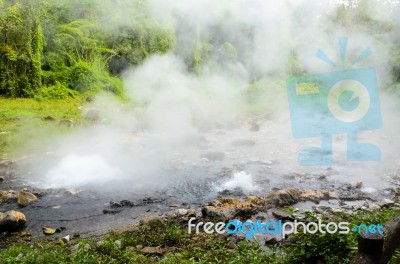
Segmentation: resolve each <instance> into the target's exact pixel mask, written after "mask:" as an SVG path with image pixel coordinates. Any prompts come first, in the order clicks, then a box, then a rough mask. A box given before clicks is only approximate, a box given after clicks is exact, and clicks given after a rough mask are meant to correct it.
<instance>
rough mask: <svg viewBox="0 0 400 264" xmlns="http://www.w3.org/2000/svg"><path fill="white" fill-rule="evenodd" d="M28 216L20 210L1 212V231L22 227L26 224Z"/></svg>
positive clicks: (15, 229)
mask: <svg viewBox="0 0 400 264" xmlns="http://www.w3.org/2000/svg"><path fill="white" fill-rule="evenodd" d="M25 223H26V217H25V215H24V214H23V213H21V212H19V211H14V210H12V211H7V212H5V213H1V212H0V232H5V231H7V232H11V231H17V230H20V229H22V228H23V227H24V226H25Z"/></svg>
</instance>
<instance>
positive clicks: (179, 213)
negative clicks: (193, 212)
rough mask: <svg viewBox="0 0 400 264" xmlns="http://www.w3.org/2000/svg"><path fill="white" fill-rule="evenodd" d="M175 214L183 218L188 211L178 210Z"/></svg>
mask: <svg viewBox="0 0 400 264" xmlns="http://www.w3.org/2000/svg"><path fill="white" fill-rule="evenodd" d="M176 212H177V215H180V216H183V215H186V214H187V213H188V210H187V209H178V210H177V211H176Z"/></svg>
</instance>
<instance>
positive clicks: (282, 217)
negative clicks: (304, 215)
mask: <svg viewBox="0 0 400 264" xmlns="http://www.w3.org/2000/svg"><path fill="white" fill-rule="evenodd" d="M272 215H273V216H275V217H276V218H278V220H282V221H285V220H287V221H294V220H295V218H294V217H293V216H292V215H291V214H289V213H287V212H285V211H282V210H274V211H272Z"/></svg>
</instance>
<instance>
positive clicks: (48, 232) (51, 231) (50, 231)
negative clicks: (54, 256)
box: [43, 227, 56, 236]
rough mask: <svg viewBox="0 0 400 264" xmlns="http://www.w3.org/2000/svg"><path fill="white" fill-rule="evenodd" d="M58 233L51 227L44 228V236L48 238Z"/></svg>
mask: <svg viewBox="0 0 400 264" xmlns="http://www.w3.org/2000/svg"><path fill="white" fill-rule="evenodd" d="M55 233H56V230H55V229H54V228H50V227H43V234H45V235H46V236H50V235H54V234H55Z"/></svg>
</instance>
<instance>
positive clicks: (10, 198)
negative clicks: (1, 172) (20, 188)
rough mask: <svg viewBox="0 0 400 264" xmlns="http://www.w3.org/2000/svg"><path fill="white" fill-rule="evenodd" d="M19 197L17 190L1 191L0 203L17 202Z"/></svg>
mask: <svg viewBox="0 0 400 264" xmlns="http://www.w3.org/2000/svg"><path fill="white" fill-rule="evenodd" d="M17 199H18V198H17V193H16V192H15V191H12V190H10V191H0V204H4V203H10V202H15V201H17Z"/></svg>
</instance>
